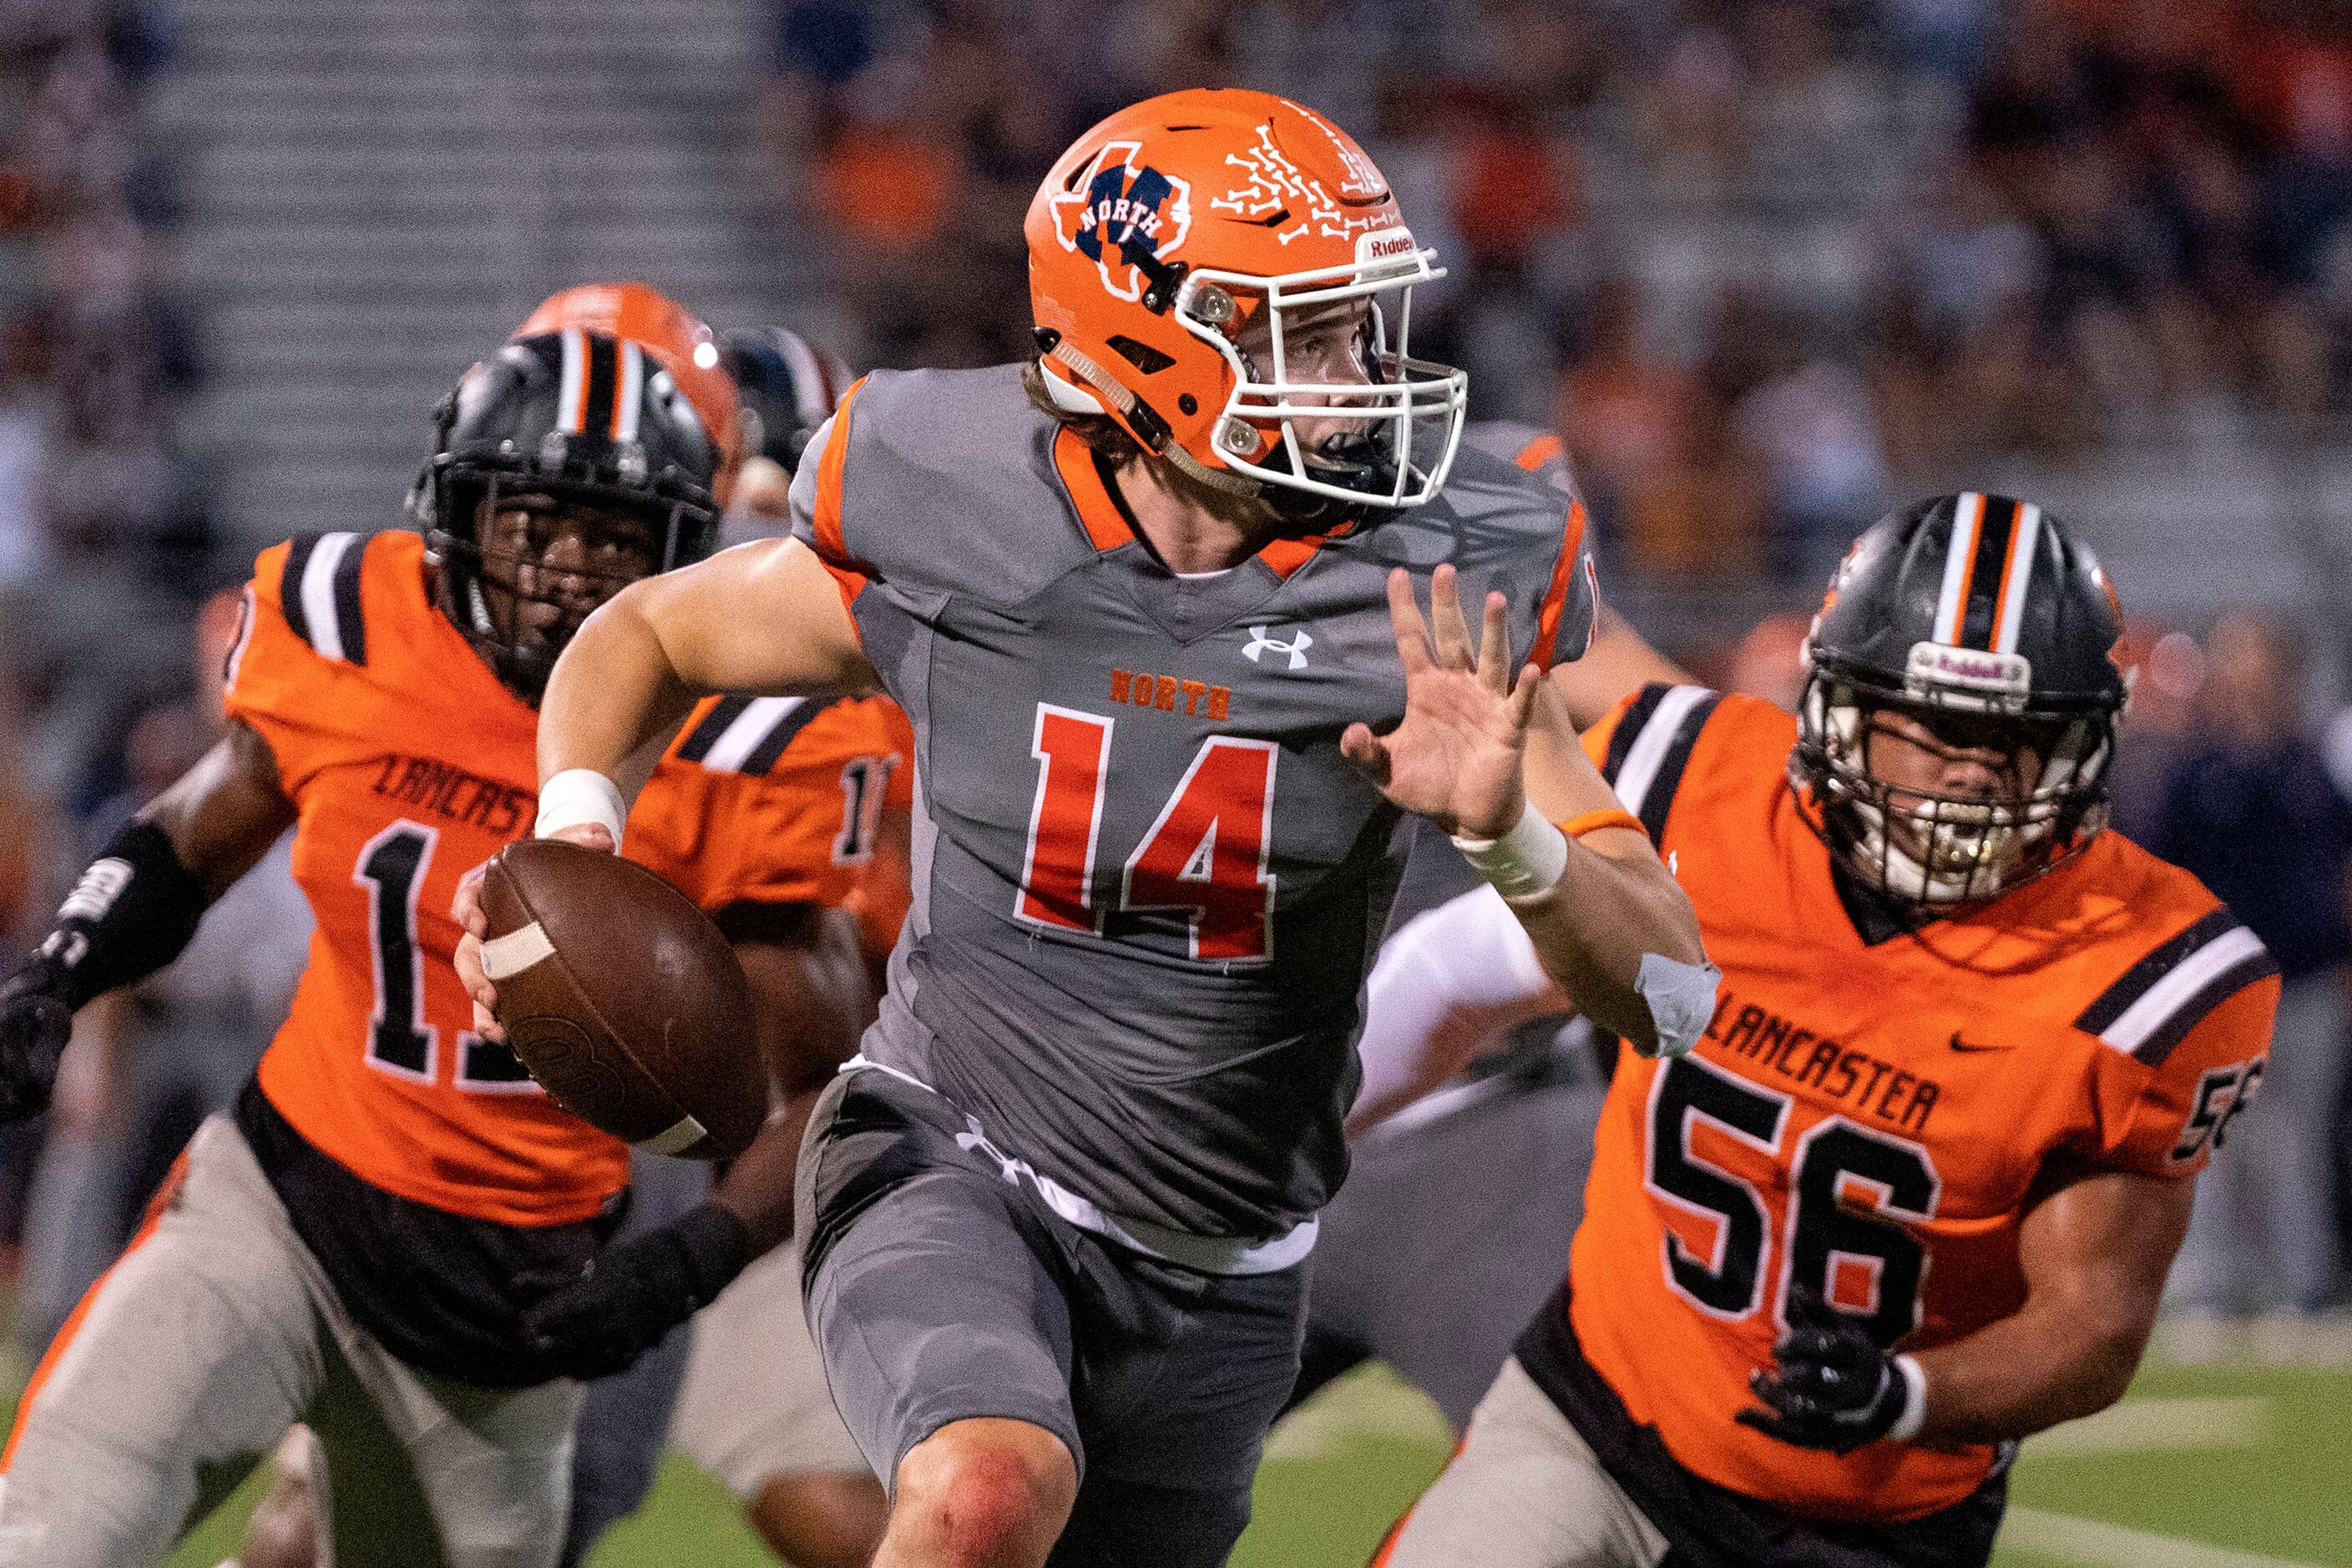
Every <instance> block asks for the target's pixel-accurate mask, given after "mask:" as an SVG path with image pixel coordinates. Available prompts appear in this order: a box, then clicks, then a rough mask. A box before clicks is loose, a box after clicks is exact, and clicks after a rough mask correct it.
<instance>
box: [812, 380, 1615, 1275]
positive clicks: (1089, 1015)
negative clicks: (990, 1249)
mask: <svg viewBox="0 0 2352 1568" xmlns="http://www.w3.org/2000/svg"><path fill="white" fill-rule="evenodd" d="M812 458H813V459H814V460H812V461H808V462H804V463H803V465H802V467H801V470H800V475H799V479H798V480H797V482H796V483H795V485H794V487H793V512H794V527H795V531H796V532H797V533H798V535H799V536H800V537H801V538H802V539H803V541H804V542H808V543H810V544H812V545H813V546H814V548H815V549H816V551H817V552H818V553H819V555H820V556H821V557H823V558H824V560H825V562H826V563H827V565H828V566H830V567H831V568H832V569H833V571H834V572H835V575H836V576H837V577H838V578H839V579H840V581H841V583H842V586H843V591H844V593H845V595H847V596H848V597H849V602H850V606H851V613H852V615H853V616H854V618H855V620H856V625H857V629H858V634H859V636H860V637H862V638H863V640H864V644H865V647H866V654H867V657H868V658H870V659H871V660H872V662H873V664H874V667H875V668H876V669H877V671H878V672H879V673H880V676H881V679H882V681H883V684H884V686H885V687H886V688H887V689H888V691H889V693H890V695H891V696H892V697H893V698H895V699H897V700H898V702H899V703H900V704H901V705H902V706H903V707H904V708H905V709H906V710H907V713H908V717H909V718H910V719H911V720H912V721H913V724H914V729H915V735H916V764H917V772H916V779H917V803H916V821H915V844H914V860H915V865H914V907H913V910H912V911H911V913H910V916H909V918H908V924H907V927H906V930H905V931H904V933H903V934H902V936H901V938H900V941H899V944H898V950H897V952H895V953H894V954H893V955H892V959H891V968H890V986H889V993H888V994H887V997H886V998H885V999H884V1002H883V1005H882V1011H881V1016H880V1019H879V1021H878V1022H877V1024H876V1025H875V1026H874V1027H873V1029H872V1030H871V1031H869V1032H868V1034H867V1036H866V1041H865V1045H864V1049H865V1052H866V1056H867V1057H868V1058H871V1059H873V1060H875V1061H877V1062H880V1063H882V1064H884V1065H886V1066H888V1067H891V1068H897V1069H898V1070H900V1071H902V1072H905V1073H908V1074H909V1075H911V1076H913V1077H915V1078H918V1079H921V1080H922V1081H924V1082H926V1083H929V1084H930V1085H931V1086H933V1087H934V1088H935V1089H939V1090H940V1092H941V1093H943V1094H945V1095H947V1096H949V1097H950V1099H952V1100H955V1101H956V1102H957V1103H958V1104H959V1105H961V1107H962V1108H963V1110H966V1111H967V1112H969V1113H970V1114H971V1115H972V1116H973V1117H975V1118H977V1119H978V1121H980V1123H981V1124H982V1127H983V1128H984V1129H985V1130H986V1131H987V1133H988V1135H989V1137H990V1139H991V1141H992V1142H993V1143H994V1144H996V1145H997V1146H998V1147H1000V1148H1002V1149H1003V1151H1005V1152H1007V1153H1009V1154H1013V1155H1015V1156H1018V1157H1020V1158H1023V1159H1025V1160H1027V1161H1028V1162H1029V1163H1031V1164H1032V1165H1034V1167H1035V1168H1036V1169H1037V1170H1039V1171H1040V1172H1042V1173H1045V1174H1046V1175H1048V1176H1051V1177H1053V1178H1054V1179H1055V1181H1057V1182H1060V1183H1062V1184H1065V1185H1066V1186H1068V1187H1070V1188H1072V1189H1073V1190H1075V1191H1076V1192H1078V1193H1080V1194H1084V1195H1085V1196H1087V1197H1088V1198H1090V1199H1092V1200H1093V1201H1094V1202H1096V1203H1097V1204H1099V1205H1102V1206H1103V1207H1105V1208H1107V1209H1108V1210H1110V1211H1112V1212H1113V1213H1114V1214H1118V1215H1129V1216H1131V1217H1134V1218H1138V1219H1142V1220H1145V1221H1148V1222H1150V1223H1152V1224H1157V1225H1161V1226H1171V1227H1173V1228H1176V1229H1180V1230H1184V1231H1189V1232H1192V1233H1195V1234H1201V1235H1210V1236H1223V1237H1262V1236H1266V1235H1270V1234H1272V1233H1274V1232H1276V1231H1278V1230H1281V1229H1283V1228H1285V1227H1286V1226H1289V1225H1291V1224H1294V1223H1296V1222H1297V1220H1299V1219H1300V1218H1302V1217H1304V1216H1305V1215H1308V1214H1311V1213H1312V1212H1314V1211H1315V1210H1316V1209H1317V1208H1318V1207H1320V1206H1321V1205H1322V1204H1323V1202H1324V1200H1325V1199H1326V1198H1327V1197H1328V1195H1329V1194H1330V1193H1331V1192H1332V1191H1333V1190H1334V1189H1335V1187H1336V1186H1337V1184H1338V1183H1339V1178H1340V1176H1341V1175H1342V1174H1343V1173H1344V1172H1345V1170H1346V1164H1347V1155H1346V1149H1345V1145H1344V1143H1343V1142H1342V1139H1341V1135H1340V1119H1341V1116H1342V1115H1343V1114H1344V1112H1345V1111H1346V1110H1347V1107H1348V1105H1349V1101H1350V1100H1351V1099H1352V1097H1353V1095H1354V1091H1355V1082H1356V1063H1355V1054H1354V1050H1353V1040H1354V1037H1355V1032H1356V1026H1357V1010H1358V1008H1357V1003H1358V996H1359V993H1360V988H1361V985H1362V982H1363V977H1364V973H1365V970H1366V967H1367V964H1368V963H1369V960H1370V953H1371V950H1372V947H1373V944H1374V943H1375V942H1376V941H1377V939H1378V937H1379V934H1380V932H1381V928H1382V926H1383V925H1384V923H1385V921H1386V918H1387V913H1388V904H1389V900H1390V896H1391V893H1392V891H1393V889H1394V885H1395V876H1396V871H1397V868H1398V862H1399V858H1400V857H1399V856H1398V855H1397V854H1396V853H1395V851H1394V850H1393V849H1392V847H1391V839H1392V836H1393V833H1394V830H1395V828H1396V827H1397V826H1398V825H1397V820H1396V819H1397V813H1396V812H1395V810H1394V809H1393V808H1392V807H1391V806H1389V805H1387V804H1386V803H1385V802H1384V801H1383V800H1382V799H1381V795H1380V794H1379V792H1378V791H1377V790H1375V789H1374V788H1373V787H1372V786H1371V784H1369V783H1368V782H1366V781H1365V779H1364V778H1363V777H1362V776H1361V775H1360V774H1359V773H1357V772H1356V770H1355V769H1354V768H1353V767H1352V766H1351V765H1349V763H1348V762H1347V761H1346V760H1345V759H1344V758H1342V757H1341V755H1340V754H1339V735H1340V732H1341V731H1343V730H1345V729H1346V728H1347V726H1348V725H1349V723H1350V722H1351V721H1356V720H1362V721H1367V722H1369V723H1370V724H1371V725H1372V726H1373V727H1374V728H1375V729H1382V728H1386V727H1388V726H1391V725H1393V724H1394V723H1395V722H1396V721H1398V720H1399V719H1400V718H1402V713H1403V707H1404V676H1403V671H1402V668H1401V666H1400V665H1399V663H1398V660H1397V655H1396V646H1395V638H1394V635H1393V633H1392V631H1391V626H1390V621H1389V613H1388V604H1387V597H1386V578H1387V574H1388V572H1389V570H1390V569H1391V567H1393V566H1398V565H1402V566H1405V567H1408V568H1410V569H1411V570H1412V573H1413V574H1414V575H1415V576H1416V577H1417V578H1421V579H1423V580H1425V579H1426V578H1427V576H1428V574H1429V573H1430V571H1431V570H1432V569H1433V568H1434V567H1435V566H1436V565H1438V564H1439V563H1441V562H1446V561H1451V562H1453V563H1454V564H1455V565H1456V566H1457V567H1458V568H1459V569H1460V571H1461V573H1462V575H1463V582H1464V586H1465V599H1471V598H1472V597H1473V596H1474V595H1484V594H1485V592H1486V589H1487V588H1489V587H1495V588H1499V589H1501V590H1502V591H1503V592H1504V593H1506V594H1507V595H1509V597H1510V601H1511V606H1512V607H1511V637H1512V646H1513V647H1514V648H1515V649H1517V650H1522V651H1523V652H1524V651H1525V650H1529V649H1534V650H1535V651H1534V652H1533V653H1532V654H1531V655H1530V657H1534V658H1538V659H1544V658H1549V657H1550V650H1551V649H1554V648H1558V649H1564V650H1565V651H1567V652H1569V653H1571V654H1572V653H1576V652H1580V651H1581V650H1582V647H1583V646H1584V643H1585V641H1586V639H1587V637H1588V636H1589V630H1590V624H1591V615H1592V602H1591V572H1590V566H1589V563H1588V561H1587V560H1586V559H1585V557H1584V555H1583V553H1582V545H1581V529H1582V522H1581V514H1580V509H1576V508H1574V507H1572V506H1571V505H1569V504H1567V503H1566V500H1565V498H1564V496H1563V493H1562V492H1561V490H1560V489H1558V488H1556V487H1555V486H1554V485H1552V484H1551V483H1549V482H1548V481H1547V480H1545V479H1541V478H1538V477H1536V476H1534V475H1532V474H1531V473H1530V472H1529V471H1528V470H1527V469H1523V468H1519V467H1517V466H1516V465H1515V464H1514V463H1513V462H1512V461H1511V460H1509V459H1508V458H1496V456H1494V455H1492V454H1491V453H1489V452H1487V451H1486V450H1484V449H1482V447H1479V446H1476V445H1474V444H1471V443H1466V442H1465V449H1464V450H1463V452H1462V453H1461V454H1460V456H1459V458H1458V459H1457V461H1456V463H1455V465H1454V472H1453V475H1452V477H1451V479H1449V481H1448V484H1447V487H1446V489H1445V492H1444V495H1443V496H1442V497H1441V498H1440V499H1439V500H1436V501H1434V502H1433V503H1432V504H1430V505H1428V506H1426V507H1423V508H1421V509H1419V510H1413V511H1407V512H1400V513H1393V514H1385V515H1375V517H1374V518H1373V519H1372V520H1371V521H1369V522H1365V523H1361V524H1359V525H1358V526H1357V527H1355V528H1354V529H1352V530H1349V531H1344V532H1341V533H1339V534H1337V535H1335V536H1332V537H1328V538H1325V539H1322V540H1320V541H1311V540H1309V541H1285V542H1277V543H1276V544H1274V545H1271V546H1269V547H1268V548H1267V549H1266V550H1265V551H1264V552H1261V553H1260V554H1259V555H1257V556H1255V557H1254V558H1253V559H1251V560H1249V561H1247V562H1244V563H1242V564H1241V565H1240V566H1237V567H1235V568H1234V570H1232V571H1230V572H1226V573H1222V574H1214V575H1212V576H1208V577H1204V578H1195V579H1189V580H1188V579H1184V578H1180V577H1178V576H1176V575H1175V574H1171V572H1170V571H1169V570H1168V569H1167V568H1166V567H1165V566H1163V565H1161V564H1160V562H1159V560H1158V559H1157V557H1155V556H1154V555H1153V554H1152V552H1151V551H1150V549H1149V548H1148V547H1147V546H1146V545H1145V544H1144V543H1143V542H1141V541H1140V540H1139V539H1138V538H1137V537H1136V536H1135V535H1134V533H1133V531H1132V530H1131V528H1130V525H1129V522H1128V521H1126V518H1125V514H1124V513H1123V511H1122V510H1121V509H1120V507H1119V505H1118V502H1117V501H1116V500H1115V499H1114V498H1113V494H1112V492H1111V490H1110V489H1109V488H1108V483H1107V480H1106V478H1105V474H1104V471H1103V470H1102V468H1100V467H1099V466H1098V465H1097V462H1096V460H1095V459H1094V458H1093V456H1092V454H1091V453H1089V452H1088V451H1087V448H1086V447H1084V446H1083V445H1082V444H1080V443H1079V442H1078V441H1077V440H1076V438H1075V437H1070V436H1069V435H1067V434H1066V433H1063V432H1060V431H1059V429H1058V427H1057V426H1056V425H1055V422H1054V421H1053V420H1052V419H1051V418H1050V417H1048V416H1045V415H1044V414H1041V413H1039V412H1038V411H1037V410H1035V409H1034V408H1033V407H1032V406H1031V405H1030V404H1029V402H1028V400H1027V398H1026V397H1025V396H1024V394H1023V392H1022V388H1021V381H1020V371H1019V367H1018V366H1013V365H1004V366H998V367H995V368H992V369H988V370H980V371H952V372H941V371H919V372H908V373H887V372H877V373H876V374H874V375H872V376H871V377H869V378H868V379H867V380H866V382H865V383H863V384H861V386H860V387H859V388H858V389H857V391H856V394H855V395H854V396H853V397H852V399H851V400H850V401H849V402H847V403H846V404H845V405H844V407H843V409H842V411H841V413H840V414H838V415H837V416H835V420H834V422H833V424H832V425H831V426H828V427H827V429H826V430H825V431H824V433H823V434H822V435H821V436H820V437H819V438H818V440H817V441H815V442H814V443H812ZM1423 593H1424V595H1425V594H1426V588H1425V587H1424V589H1423ZM1538 641H1541V642H1543V643H1544V644H1546V645H1547V646H1546V647H1543V648H1537V647H1536V645H1537V644H1538Z"/></svg>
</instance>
